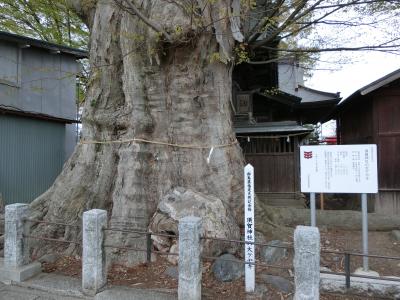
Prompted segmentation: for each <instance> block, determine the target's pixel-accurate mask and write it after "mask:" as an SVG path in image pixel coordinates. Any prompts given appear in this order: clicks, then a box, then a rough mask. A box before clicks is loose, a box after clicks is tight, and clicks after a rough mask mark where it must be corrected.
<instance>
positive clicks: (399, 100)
mask: <svg viewBox="0 0 400 300" xmlns="http://www.w3.org/2000/svg"><path fill="white" fill-rule="evenodd" d="M351 101H352V103H349V105H347V106H345V107H344V108H343V109H342V110H341V111H340V113H339V117H338V132H339V142H340V143H341V144H368V143H374V144H377V145H378V183H379V194H378V195H377V196H376V198H375V199H376V201H375V212H377V213H384V214H400V82H395V83H392V85H391V86H386V87H382V88H380V89H378V90H376V91H375V92H372V93H371V94H368V95H365V96H361V95H360V96H358V97H357V98H356V99H351Z"/></svg>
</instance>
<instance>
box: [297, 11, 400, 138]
mask: <svg viewBox="0 0 400 300" xmlns="http://www.w3.org/2000/svg"><path fill="white" fill-rule="evenodd" d="M332 20H339V21H340V22H342V21H346V22H355V24H358V25H357V26H347V25H343V26H333V27H332V26H331V25H324V24H323V25H321V26H318V27H317V28H315V30H314V31H313V33H312V34H311V35H310V37H307V39H308V40H307V39H306V40H305V41H308V42H310V41H312V40H315V41H319V43H321V44H322V47H321V48H324V47H327V48H329V47H332V46H334V45H335V44H337V45H340V46H343V47H359V46H371V45H379V44H384V45H387V42H388V41H390V40H393V41H394V43H395V44H396V43H397V41H398V40H399V39H400V36H399V34H398V32H399V31H398V30H397V28H399V26H400V21H399V20H400V19H399V18H398V15H397V11H396V10H393V11H387V10H386V11H384V12H383V13H380V14H376V15H369V14H362V15H360V14H359V13H358V12H356V11H352V10H349V11H344V12H339V13H337V14H335V15H332ZM324 43H325V44H324ZM397 44H398V43H397ZM313 68H314V70H313V71H312V72H311V73H312V77H311V78H308V79H306V86H309V87H311V88H314V89H317V90H321V91H326V92H333V93H336V92H340V96H341V97H342V99H346V98H347V97H348V96H350V95H351V94H352V93H354V92H356V91H357V90H359V89H360V88H362V87H364V86H366V85H368V84H370V83H371V82H373V81H375V80H377V79H379V78H381V77H383V76H385V75H387V74H389V73H391V72H393V71H395V70H397V69H400V51H397V53H396V54H393V53H388V52H379V51H342V52H336V51H335V52H322V53H321V54H320V56H319V58H318V61H317V63H316V64H315V66H314V67H313ZM334 133H335V126H334V125H332V124H331V125H328V126H326V125H325V126H324V127H323V131H322V134H323V135H325V136H328V135H332V134H334Z"/></svg>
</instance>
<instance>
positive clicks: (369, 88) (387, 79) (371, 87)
mask: <svg viewBox="0 0 400 300" xmlns="http://www.w3.org/2000/svg"><path fill="white" fill-rule="evenodd" d="M399 78H400V69H398V70H396V71H394V72H392V73H389V74H387V75H385V76H383V77H382V78H379V79H378V80H375V81H374V82H371V83H370V84H368V85H366V86H364V87H363V88H361V89H359V90H358V91H359V92H360V94H361V95H363V96H364V95H367V94H369V93H371V92H373V91H375V90H377V89H379V88H380V87H382V86H384V85H386V84H389V83H391V82H392V81H395V80H397V79H399Z"/></svg>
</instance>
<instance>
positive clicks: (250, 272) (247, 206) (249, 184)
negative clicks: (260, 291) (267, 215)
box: [244, 164, 256, 293]
mask: <svg viewBox="0 0 400 300" xmlns="http://www.w3.org/2000/svg"><path fill="white" fill-rule="evenodd" d="M244 224H245V228H244V240H245V242H249V243H254V242H255V232H254V168H253V166H252V165H250V164H248V165H247V166H246V167H245V168H244ZM244 258H245V261H246V262H251V263H254V262H255V253H254V244H247V243H245V244H244ZM255 269H256V267H255V265H254V264H245V265H244V271H245V282H246V292H247V293H253V292H254V290H255V278H256V273H255Z"/></svg>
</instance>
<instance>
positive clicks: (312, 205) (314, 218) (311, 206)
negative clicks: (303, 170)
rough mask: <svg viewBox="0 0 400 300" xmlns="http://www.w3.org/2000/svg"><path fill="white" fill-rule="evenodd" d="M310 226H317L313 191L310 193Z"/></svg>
mask: <svg viewBox="0 0 400 300" xmlns="http://www.w3.org/2000/svg"><path fill="white" fill-rule="evenodd" d="M310 209H311V226H313V227H315V226H317V216H316V214H317V212H316V209H315V193H310Z"/></svg>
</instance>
